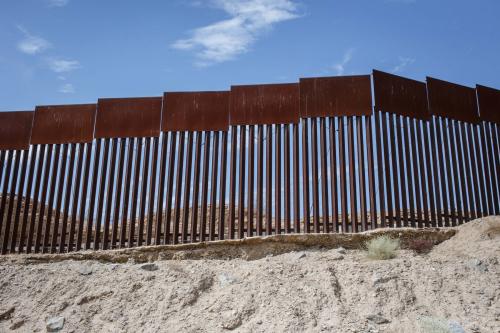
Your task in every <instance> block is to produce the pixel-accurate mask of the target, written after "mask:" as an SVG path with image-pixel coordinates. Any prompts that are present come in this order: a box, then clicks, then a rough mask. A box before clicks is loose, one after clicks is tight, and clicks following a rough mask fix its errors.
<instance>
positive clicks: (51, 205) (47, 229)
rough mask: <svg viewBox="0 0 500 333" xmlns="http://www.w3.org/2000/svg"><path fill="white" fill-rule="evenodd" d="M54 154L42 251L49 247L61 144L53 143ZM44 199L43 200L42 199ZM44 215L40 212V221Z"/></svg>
mask: <svg viewBox="0 0 500 333" xmlns="http://www.w3.org/2000/svg"><path fill="white" fill-rule="evenodd" d="M55 146H56V149H55V154H54V162H53V164H52V174H51V176H50V187H49V192H50V194H49V202H48V204H47V206H48V208H47V218H46V219H45V228H44V233H43V244H42V252H43V253H45V252H46V251H47V250H48V247H49V236H50V227H51V224H52V214H53V212H54V197H55V192H56V181H57V171H58V169H59V160H60V157H61V156H60V155H61V154H60V153H61V145H55ZM44 201H45V200H44ZM44 215H45V214H42V213H40V217H39V218H40V220H39V221H40V223H42V222H43V221H44Z"/></svg>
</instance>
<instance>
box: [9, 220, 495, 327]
mask: <svg viewBox="0 0 500 333" xmlns="http://www.w3.org/2000/svg"><path fill="white" fill-rule="evenodd" d="M386 232H389V233H391V234H392V235H393V236H394V237H399V238H401V240H402V245H403V247H405V245H407V243H408V240H409V239H411V238H415V237H422V238H425V239H432V240H433V241H435V242H436V243H440V244H439V245H437V246H435V247H434V249H433V250H432V252H431V253H429V254H427V255H416V254H415V253H413V252H412V251H410V250H401V251H399V254H398V256H397V257H396V258H395V259H392V260H387V261H372V260H368V259H367V258H366V256H365V253H364V252H363V251H362V250H359V248H360V246H361V245H362V244H363V243H364V242H365V241H366V240H367V239H368V238H371V237H375V236H376V235H379V234H380V233H386ZM455 233H456V235H455ZM453 235H454V236H453ZM339 246H342V247H343V248H345V250H344V249H339V248H338V247H339ZM499 257H500V218H498V217H497V218H494V217H492V218H486V219H482V220H476V221H473V222H470V223H468V224H466V225H463V226H461V227H458V228H456V229H446V230H444V229H443V230H441V231H436V230H419V231H415V230H409V229H398V230H384V231H376V232H370V233H366V234H357V235H310V236H303V235H295V236H278V237H276V236H275V237H268V238H253V239H246V240H241V241H225V242H215V243H210V244H189V245H178V246H175V247H144V248H137V249H130V250H129V249H127V250H115V251H98V252H90V251H89V252H81V253H74V254H65V255H43V256H42V255H29V256H27V255H22V256H6V257H2V258H1V259H0V332H4V331H5V332H10V331H13V332H32V331H39V332H44V331H46V330H47V324H48V323H49V324H51V325H52V326H50V327H62V332H137V331H144V332H220V331H229V330H233V331H237V332H269V331H276V332H290V331H306V332H320V331H325V332H419V331H420V332H423V330H422V329H423V328H424V327H425V325H423V324H425V323H429V322H430V323H434V324H435V325H448V326H449V327H452V328H453V329H456V332H460V329H462V330H464V331H466V332H500V322H499V320H500V301H499V300H500V287H499V285H500V283H499V282H500V269H499V267H500V266H499V262H498V258H499ZM172 259H173V260H172ZM180 259H183V260H180ZM146 261H149V262H150V263H147V264H144V262H146Z"/></svg>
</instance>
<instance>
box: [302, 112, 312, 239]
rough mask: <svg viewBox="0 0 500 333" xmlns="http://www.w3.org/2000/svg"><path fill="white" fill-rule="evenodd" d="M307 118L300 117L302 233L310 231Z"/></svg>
mask: <svg viewBox="0 0 500 333" xmlns="http://www.w3.org/2000/svg"><path fill="white" fill-rule="evenodd" d="M308 126H309V119H307V118H303V119H302V187H303V191H302V193H303V197H302V205H303V206H302V207H303V210H304V233H306V234H308V233H310V223H311V217H310V215H311V214H310V207H309V133H308V132H309V130H308Z"/></svg>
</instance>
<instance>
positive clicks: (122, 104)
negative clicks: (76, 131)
mask: <svg viewBox="0 0 500 333" xmlns="http://www.w3.org/2000/svg"><path fill="white" fill-rule="evenodd" d="M161 108H162V98H161V97H136V98H100V99H99V101H98V103H97V116H96V123H95V137H96V138H128V137H158V136H159V135H160V120H161Z"/></svg>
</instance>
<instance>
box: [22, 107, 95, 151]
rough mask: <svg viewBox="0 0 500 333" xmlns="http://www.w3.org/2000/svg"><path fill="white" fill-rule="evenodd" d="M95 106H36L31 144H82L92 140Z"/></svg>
mask: <svg viewBox="0 0 500 333" xmlns="http://www.w3.org/2000/svg"><path fill="white" fill-rule="evenodd" d="M95 112H96V104H74V105H47V106H37V107H36V109H35V119H34V121H33V133H32V135H31V143H32V144H62V143H79V142H81V143H84V142H91V141H92V140H93V139H94V124H95Z"/></svg>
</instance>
